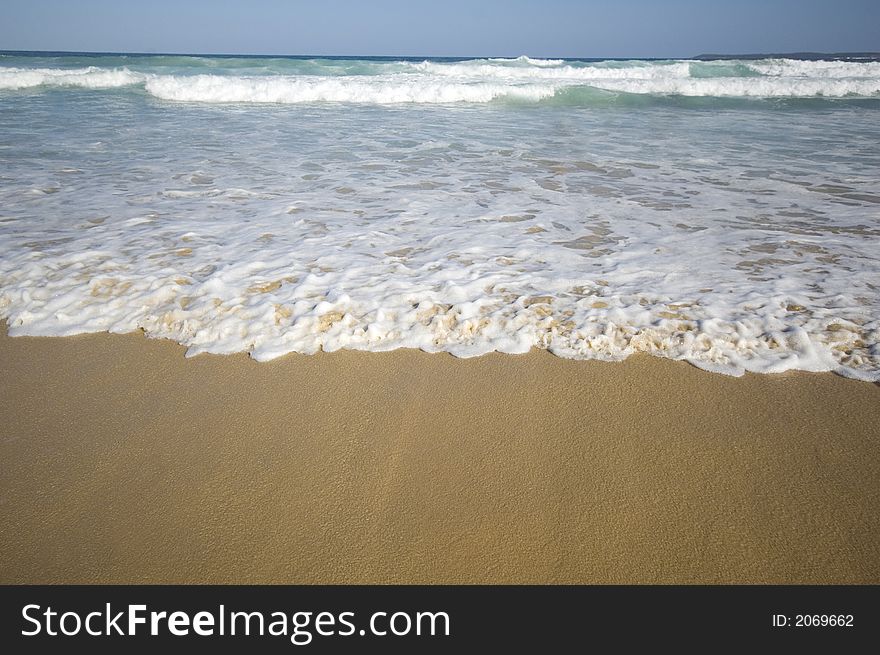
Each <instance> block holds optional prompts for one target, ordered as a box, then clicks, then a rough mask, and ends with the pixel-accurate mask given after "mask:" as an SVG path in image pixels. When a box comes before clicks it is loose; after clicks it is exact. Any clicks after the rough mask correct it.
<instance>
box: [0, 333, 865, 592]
mask: <svg viewBox="0 0 880 655" xmlns="http://www.w3.org/2000/svg"><path fill="white" fill-rule="evenodd" d="M183 352H184V349H183V348H182V347H180V346H178V345H176V344H173V343H171V342H167V341H154V340H149V339H145V338H144V337H143V336H142V335H141V334H130V335H125V336H117V335H107V334H103V335H89V336H82V337H69V338H25V337H22V338H10V337H8V336H6V334H5V328H0V365H2V371H3V384H2V386H0V466H2V468H0V471H2V472H0V534H2V543H0V582H4V583H15V582H26V583H39V582H51V583H60V582H67V583H72V582H114V583H115V582H129V583H130V582H168V583H170V582H202V583H210V582H219V583H233V582H241V583H245V582H285V583H312V582H316V583H318V582H324V583H331V582H332V583H366V582H380V583H386V582H403V583H423V582H428V583H434V582H447V583H479V582H512V583H554V582H576V583H655V582H664V583H666V582H675V583H695V582H702V583H718V582H740V583H760V582H771V583H777V582H789V583H878V582H880V386H878V385H873V384H868V383H864V382H854V381H851V380H846V379H843V378H840V377H836V376H834V375H830V374H806V373H798V374H785V375H775V376H758V375H749V376H746V377H744V378H740V379H734V378H729V377H724V376H721V375H716V374H710V373H705V372H703V371H700V370H698V369H696V368H693V367H692V366H690V365H688V364H685V363H681V362H671V361H666V360H661V359H655V358H651V357H648V356H636V357H633V358H631V359H630V360H628V361H626V362H623V363H619V364H607V363H600V362H577V361H569V360H564V359H560V358H557V357H554V356H553V355H550V354H548V353H546V352H543V351H533V352H532V353H530V354H528V355H524V356H509V355H489V356H486V357H480V358H478V359H471V360H459V359H455V358H453V357H451V356H448V355H428V354H425V353H422V352H417V351H396V352H393V353H381V354H372V353H356V352H339V353H334V354H320V355H316V356H296V355H293V356H287V357H284V358H281V359H279V360H276V361H273V362H269V363H264V364H259V363H256V362H253V361H251V360H250V359H248V358H247V357H246V356H244V355H235V356H229V357H220V356H199V357H196V358H193V359H185V358H184V356H183Z"/></svg>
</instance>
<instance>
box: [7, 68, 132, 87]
mask: <svg viewBox="0 0 880 655" xmlns="http://www.w3.org/2000/svg"><path fill="white" fill-rule="evenodd" d="M143 81H144V75H142V74H139V73H133V72H132V71H130V70H128V69H127V68H116V69H104V68H96V67H94V66H89V67H88V68H74V69H57V68H0V89H8V90H15V89H28V88H33V87H38V86H77V87H83V88H87V89H111V88H116V87H123V86H131V85H134V84H140V83H142V82H143Z"/></svg>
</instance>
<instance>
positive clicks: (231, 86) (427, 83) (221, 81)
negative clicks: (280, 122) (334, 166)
mask: <svg viewBox="0 0 880 655" xmlns="http://www.w3.org/2000/svg"><path fill="white" fill-rule="evenodd" d="M146 90H147V92H148V93H150V94H151V95H154V96H156V97H157V98H161V99H163V100H176V101H186V102H254V103H257V102H264V103H283V104H297V103H308V102H349V103H367V104H397V103H455V102H473V103H482V102H490V101H492V100H495V99H497V98H501V97H505V98H513V99H520V100H527V101H537V100H541V99H543V98H547V97H550V96H552V95H553V94H554V93H555V92H556V90H557V87H556V86H552V85H546V84H545V85H534V84H533V85H523V86H512V85H504V84H499V83H491V82H486V83H460V82H452V83H450V82H449V81H447V80H442V79H435V78H425V77H403V76H401V77H399V78H394V77H391V76H386V77H374V78H370V77H363V76H361V77H306V76H302V77H281V76H272V77H229V76H222V75H196V76H190V77H181V76H171V75H166V76H157V77H152V78H150V79H149V80H147V82H146Z"/></svg>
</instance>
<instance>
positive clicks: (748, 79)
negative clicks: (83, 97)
mask: <svg viewBox="0 0 880 655" xmlns="http://www.w3.org/2000/svg"><path fill="white" fill-rule="evenodd" d="M738 64H739V65H740V68H742V67H745V68H746V69H747V70H751V71H752V75H750V76H745V77H744V76H738V75H737V74H736V73H735V72H734V73H732V72H731V71H735V70H736V68H735V67H733V68H732V67H730V66H719V67H718V74H717V75H715V76H711V77H706V76H705V67H703V68H702V69H701V71H702V72H703V74H704V75H703V76H699V77H694V76H692V74H691V73H692V66H693V65H694V62H691V61H683V60H682V61H663V62H646V61H607V62H595V63H584V62H566V61H563V60H551V59H547V60H543V59H530V58H528V57H519V58H517V59H500V60H498V59H474V60H469V61H460V62H437V61H423V62H391V63H388V64H377V65H376V66H377V68H376V73H375V74H372V75H348V74H335V75H334V74H326V71H323V72H322V74H320V75H317V74H314V71H313V70H311V69H308V71H311V72H307V69H303V72H300V73H297V72H291V70H290V68H289V67H288V68H286V69H285V72H284V73H280V72H276V73H274V74H273V73H271V72H270V73H268V74H266V73H265V72H264V73H262V74H259V75H256V74H254V75H231V74H227V73H220V72H217V73H212V74H193V73H194V71H177V72H175V73H174V74H167V73H164V72H163V73H160V72H159V71H157V70H155V69H152V70H151V69H148V68H145V69H144V70H142V71H132V70H129V69H128V68H124V67H122V68H98V67H93V66H90V67H88V68H69V69H61V68H57V69H55V68H32V69H31V68H20V67H0V91H2V90H15V89H27V88H38V87H79V88H86V89H109V88H118V87H126V86H142V87H143V88H144V89H145V90H146V91H147V93H149V94H150V95H152V96H154V97H156V98H159V99H162V100H169V101H177V102H209V103H232V102H235V103H281V104H297V103H316V102H340V103H363V104H400V103H422V104H441V103H486V102H491V101H494V100H498V99H511V100H517V101H523V102H538V101H540V100H544V99H546V98H550V97H552V96H554V95H555V94H556V93H558V92H560V91H563V90H565V89H566V88H571V87H582V86H590V87H594V88H597V89H602V90H606V91H613V92H625V93H635V94H658V95H683V96H706V97H770V98H772V97H830V98H839V97H846V96H861V97H873V96H877V95H880V62H847V61H800V60H792V59H767V60H762V61H750V62H738ZM710 69H711V67H710ZM199 70H204V69H199ZM185 73H190V74H185Z"/></svg>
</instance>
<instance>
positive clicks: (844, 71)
mask: <svg viewBox="0 0 880 655" xmlns="http://www.w3.org/2000/svg"><path fill="white" fill-rule="evenodd" d="M13 82H14V83H13ZM817 93H821V94H823V95H821V96H820V95H817ZM878 94H880V63H877V62H821V61H820V62H804V61H793V60H762V61H757V62H755V61H750V62H599V63H595V62H568V61H556V60H555V61H543V60H528V59H524V58H521V59H518V60H479V61H455V60H453V61H447V60H443V61H428V62H424V61H386V60H351V59H344V60H302V59H262V58H241V59H238V58H187V57H128V58H121V57H110V56H105V57H92V58H89V57H82V56H81V57H24V56H2V57H0V162H2V167H0V316H2V317H5V318H6V319H7V320H8V321H9V325H10V333H11V334H46V335H65V334H75V333H80V332H92V331H103V330H110V331H114V332H126V331H131V330H135V329H138V328H143V329H144V330H146V331H147V333H148V334H150V335H152V336H158V337H167V338H171V339H174V340H176V341H178V342H180V343H183V344H185V345H187V346H188V347H189V353H190V354H197V353H200V352H218V353H228V352H237V351H247V352H250V353H251V355H252V356H253V357H255V358H256V359H260V360H263V359H270V358H273V357H277V356H279V355H282V354H284V353H287V352H306V353H311V352H316V351H318V350H320V349H323V350H335V349H338V348H358V349H367V350H388V349H393V348H398V347H417V348H422V349H424V350H429V351H448V352H451V353H453V354H455V355H457V356H474V355H479V354H482V353H486V352H490V351H493V350H499V351H502V352H510V353H519V352H525V351H527V350H528V349H529V348H531V347H535V346H537V347H542V348H548V349H550V350H551V351H552V352H554V353H556V354H559V355H561V356H564V357H572V358H600V359H621V358H624V357H626V356H628V355H629V354H632V353H634V352H650V353H653V354H656V355H660V356H664V357H670V358H674V359H687V360H688V361H691V362H693V363H694V364H696V365H697V366H700V367H702V368H706V369H709V370H715V371H719V372H724V373H729V374H734V375H737V374H741V373H742V372H743V371H746V370H749V371H758V372H775V371H783V370H789V369H803V370H817V371H818V370H832V371H836V372H838V373H841V374H844V375H848V376H851V377H857V378H860V379H866V380H880V320H878V319H880V316H878V314H880V312H878V307H880V293H878V289H880V254H878V253H880V249H878V243H880V238H878V237H880V121H878V118H880V112H878V110H880V96H878ZM835 95H838V96H842V97H833V98H832V97H829V96H835Z"/></svg>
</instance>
